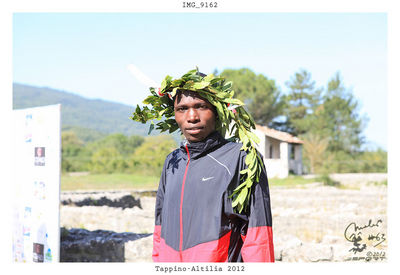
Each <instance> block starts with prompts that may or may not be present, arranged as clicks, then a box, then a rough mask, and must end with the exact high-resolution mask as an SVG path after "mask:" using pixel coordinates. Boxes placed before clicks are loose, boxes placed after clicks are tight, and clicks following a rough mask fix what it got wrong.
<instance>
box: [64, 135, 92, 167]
mask: <svg viewBox="0 0 400 275" xmlns="http://www.w3.org/2000/svg"><path fill="white" fill-rule="evenodd" d="M84 151H85V150H84V143H83V141H82V140H80V139H79V138H78V137H77V136H76V134H75V133H74V132H72V131H65V132H62V134H61V169H62V171H64V172H73V171H84V170H86V169H87V164H88V163H89V161H88V160H87V159H85V158H84V157H83V156H82V155H83V154H84Z"/></svg>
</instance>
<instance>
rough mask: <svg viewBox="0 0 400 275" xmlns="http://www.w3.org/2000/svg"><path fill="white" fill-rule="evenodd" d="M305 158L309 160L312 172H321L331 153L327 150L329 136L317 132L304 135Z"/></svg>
mask: <svg viewBox="0 0 400 275" xmlns="http://www.w3.org/2000/svg"><path fill="white" fill-rule="evenodd" d="M303 142H304V143H303V153H304V158H305V159H306V160H308V162H309V168H310V173H311V174H314V173H321V172H323V169H324V163H325V162H326V161H327V159H330V158H331V155H329V153H328V152H327V151H326V149H327V148H328V143H329V141H328V138H323V137H322V136H320V135H318V134H315V133H308V134H307V135H305V136H304V137H303Z"/></svg>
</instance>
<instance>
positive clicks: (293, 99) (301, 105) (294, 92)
mask: <svg viewBox="0 0 400 275" xmlns="http://www.w3.org/2000/svg"><path fill="white" fill-rule="evenodd" d="M286 86H287V87H288V88H289V94H288V95H286V96H285V97H284V100H285V102H286V108H285V115H286V123H285V125H284V127H283V128H284V129H283V130H285V131H287V132H289V133H291V134H293V135H296V136H298V135H303V134H305V133H307V132H308V131H309V129H311V127H312V121H311V120H312V119H311V118H312V117H313V114H314V112H315V110H316V108H317V107H318V106H319V105H320V102H321V89H315V81H312V80H311V74H310V73H309V72H307V71H306V70H304V69H302V70H300V71H299V72H296V73H295V75H294V76H293V77H291V79H290V81H287V82H286Z"/></svg>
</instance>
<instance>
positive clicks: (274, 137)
mask: <svg viewBox="0 0 400 275" xmlns="http://www.w3.org/2000/svg"><path fill="white" fill-rule="evenodd" d="M254 133H255V134H256V135H257V136H258V138H259V139H260V144H259V146H258V150H259V151H260V153H261V154H262V155H263V156H264V163H265V167H266V169H267V174H268V177H269V178H274V177H278V178H285V177H287V176H288V175H289V173H293V174H296V175H301V174H302V173H303V161H302V144H303V141H302V140H300V139H299V138H297V137H295V136H293V135H291V134H289V133H286V132H282V131H278V130H275V129H271V128H268V127H266V126H261V125H256V129H255V130H254Z"/></svg>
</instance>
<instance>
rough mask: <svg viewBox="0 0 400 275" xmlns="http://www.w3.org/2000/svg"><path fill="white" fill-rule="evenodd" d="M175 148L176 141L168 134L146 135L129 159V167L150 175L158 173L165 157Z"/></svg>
mask: <svg viewBox="0 0 400 275" xmlns="http://www.w3.org/2000/svg"><path fill="white" fill-rule="evenodd" d="M175 148H176V142H175V141H174V139H173V138H172V137H171V136H169V135H160V136H150V137H146V139H145V142H143V144H142V145H141V146H140V147H138V148H137V150H136V151H135V152H134V153H133V155H132V156H131V160H130V163H129V165H130V167H131V168H132V169H133V170H135V171H140V172H141V173H145V174H146V173H147V174H151V175H160V174H161V171H162V167H163V165H164V161H165V158H166V157H167V155H168V154H169V153H171V152H172V151H173V150H174V149H175Z"/></svg>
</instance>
